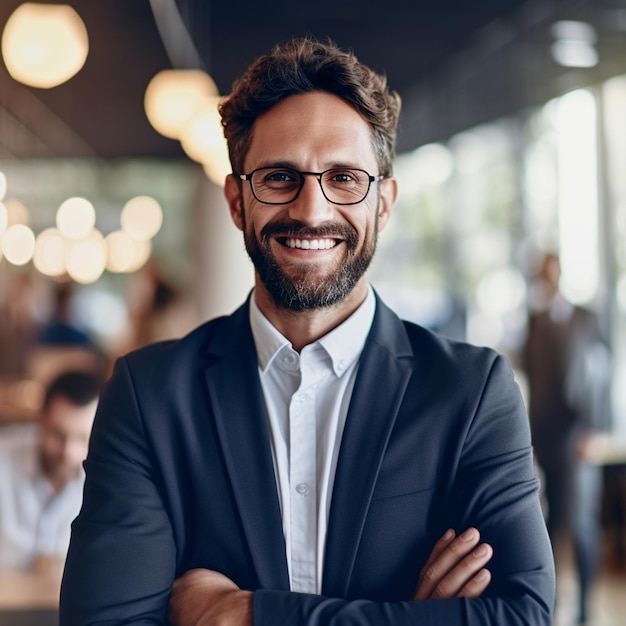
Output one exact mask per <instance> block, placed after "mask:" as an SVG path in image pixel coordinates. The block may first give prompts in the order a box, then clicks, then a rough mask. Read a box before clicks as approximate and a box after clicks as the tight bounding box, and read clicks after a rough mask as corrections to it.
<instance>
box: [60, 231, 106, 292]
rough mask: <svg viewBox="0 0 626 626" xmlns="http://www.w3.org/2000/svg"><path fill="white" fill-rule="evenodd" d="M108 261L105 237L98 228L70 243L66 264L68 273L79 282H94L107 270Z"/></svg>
mask: <svg viewBox="0 0 626 626" xmlns="http://www.w3.org/2000/svg"><path fill="white" fill-rule="evenodd" d="M106 261H107V250H106V244H105V243H104V237H103V236H102V233H101V232H99V231H98V230H93V231H91V233H89V235H88V236H87V237H85V238H84V239H78V240H73V241H70V242H69V243H68V247H67V255H66V266H67V273H68V274H69V275H70V277H71V278H72V279H73V280H75V281H76V282H77V283H82V284H88V283H93V282H95V281H96V280H98V278H100V276H101V275H102V273H103V272H104V270H105V267H106Z"/></svg>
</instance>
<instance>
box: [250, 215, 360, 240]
mask: <svg viewBox="0 0 626 626" xmlns="http://www.w3.org/2000/svg"><path fill="white" fill-rule="evenodd" d="M273 235H281V236H283V237H295V238H300V237H313V238H316V239H344V240H346V242H347V243H348V244H353V243H356V242H357V241H358V239H359V236H358V234H357V232H356V230H355V229H354V228H352V227H351V226H349V225H348V224H342V223H339V222H329V223H327V224H322V225H321V226H316V227H312V226H305V225H304V224H302V223H300V222H294V221H286V220H283V221H280V220H278V221H276V222H270V223H269V224H266V225H265V226H264V227H263V228H262V229H261V239H262V240H263V241H266V240H267V239H269V238H270V237H272V236H273Z"/></svg>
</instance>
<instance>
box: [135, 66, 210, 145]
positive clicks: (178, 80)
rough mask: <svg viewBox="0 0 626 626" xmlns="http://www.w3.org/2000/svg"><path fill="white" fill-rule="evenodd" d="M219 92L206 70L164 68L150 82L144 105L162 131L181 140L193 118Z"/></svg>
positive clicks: (156, 127)
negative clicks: (183, 130) (181, 134)
mask: <svg viewBox="0 0 626 626" xmlns="http://www.w3.org/2000/svg"><path fill="white" fill-rule="evenodd" d="M217 94H218V91H217V87H216V86H215V83H214V82H213V79H212V78H211V77H210V76H209V75H208V74H207V73H206V72H203V71H201V70H163V71H162V72H159V73H158V74H157V75H156V76H155V77H154V78H153V79H152V80H151V81H150V83H149V84H148V87H147V89H146V93H145V97H144V108H145V111H146V116H147V117H148V120H149V121H150V123H151V124H152V126H153V127H154V128H155V129H156V130H157V131H158V132H159V133H161V134H162V135H164V136H165V137H170V138H171V139H178V138H179V137H180V133H181V132H182V129H183V128H184V127H185V125H186V124H187V122H188V121H189V120H190V119H191V117H193V115H194V114H195V113H197V112H198V111H199V110H200V109H202V108H203V107H205V106H206V104H207V102H208V101H210V99H211V98H214V97H215V96H217Z"/></svg>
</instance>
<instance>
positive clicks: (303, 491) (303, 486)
mask: <svg viewBox="0 0 626 626" xmlns="http://www.w3.org/2000/svg"><path fill="white" fill-rule="evenodd" d="M296 491H297V492H298V493H299V494H300V495H301V496H306V495H308V494H309V491H311V487H309V485H308V484H307V483H298V484H297V485H296Z"/></svg>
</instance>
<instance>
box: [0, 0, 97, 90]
mask: <svg viewBox="0 0 626 626" xmlns="http://www.w3.org/2000/svg"><path fill="white" fill-rule="evenodd" d="M88 51H89V40H88V37H87V29H86V28H85V24H84V23H83V21H82V20H81V18H80V16H79V15H78V13H76V11H75V10H74V9H73V8H72V7H71V6H69V5H67V4H39V3H35V2H26V3H24V4H22V5H21V6H19V7H18V8H17V9H16V10H15V11H14V12H13V13H12V15H11V16H10V17H9V19H8V21H7V23H6V26H5V28H4V32H3V33H2V56H3V58H4V63H5V65H6V67H7V70H8V71H9V74H11V76H12V77H13V78H14V79H15V80H17V81H19V82H21V83H24V84H25V85H30V86H31V87H40V88H44V89H47V88H50V87H56V86H57V85H60V84H61V83H64V82H65V81H67V80H69V79H70V78H71V77H72V76H74V75H75V74H76V73H77V72H78V71H79V70H80V69H81V68H82V67H83V65H84V64H85V60H86V58H87V53H88Z"/></svg>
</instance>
